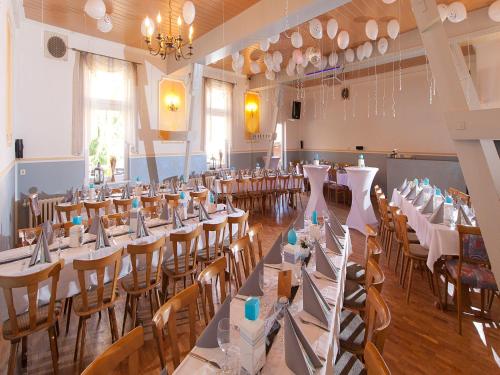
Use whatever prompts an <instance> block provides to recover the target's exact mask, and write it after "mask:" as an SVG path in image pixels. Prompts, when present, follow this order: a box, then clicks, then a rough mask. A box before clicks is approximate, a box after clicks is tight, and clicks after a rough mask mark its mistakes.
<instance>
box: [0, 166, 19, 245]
mask: <svg viewBox="0 0 500 375" xmlns="http://www.w3.org/2000/svg"><path fill="white" fill-rule="evenodd" d="M15 173H16V168H15V166H12V167H11V168H10V170H8V171H7V172H6V173H5V175H3V176H2V177H0V250H5V249H10V248H12V247H13V246H14V239H13V234H14V227H15V224H14V218H15V215H14V207H15Z"/></svg>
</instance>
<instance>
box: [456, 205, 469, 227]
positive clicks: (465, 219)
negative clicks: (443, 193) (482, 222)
mask: <svg viewBox="0 0 500 375" xmlns="http://www.w3.org/2000/svg"><path fill="white" fill-rule="evenodd" d="M457 225H472V220H471V219H470V217H469V215H468V214H467V212H465V207H464V205H462V204H461V205H460V206H459V207H458V216H457Z"/></svg>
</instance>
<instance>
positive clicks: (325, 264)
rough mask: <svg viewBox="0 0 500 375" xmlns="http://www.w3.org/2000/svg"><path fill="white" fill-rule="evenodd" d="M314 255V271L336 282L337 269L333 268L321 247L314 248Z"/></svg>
mask: <svg viewBox="0 0 500 375" xmlns="http://www.w3.org/2000/svg"><path fill="white" fill-rule="evenodd" d="M318 245H319V244H318ZM315 253H316V271H317V272H319V273H321V274H322V275H324V276H326V277H328V278H330V279H332V280H337V277H338V271H339V270H338V268H337V267H335V265H334V264H333V263H332V261H331V260H330V258H329V257H328V256H327V255H326V254H325V252H324V251H323V249H322V248H321V246H316V252H315Z"/></svg>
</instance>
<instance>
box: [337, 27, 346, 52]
mask: <svg viewBox="0 0 500 375" xmlns="http://www.w3.org/2000/svg"><path fill="white" fill-rule="evenodd" d="M337 44H338V45H339V48H340V49H346V48H347V47H349V33H348V32H347V31H345V30H342V31H341V32H340V33H339V35H338V37H337Z"/></svg>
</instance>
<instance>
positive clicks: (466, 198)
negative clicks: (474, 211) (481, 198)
mask: <svg viewBox="0 0 500 375" xmlns="http://www.w3.org/2000/svg"><path fill="white" fill-rule="evenodd" d="M448 192H449V193H450V195H451V196H452V197H453V198H454V199H455V200H457V201H462V202H463V203H464V204H466V205H467V206H470V195H468V194H466V193H464V192H462V191H460V190H458V189H455V188H448Z"/></svg>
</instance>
